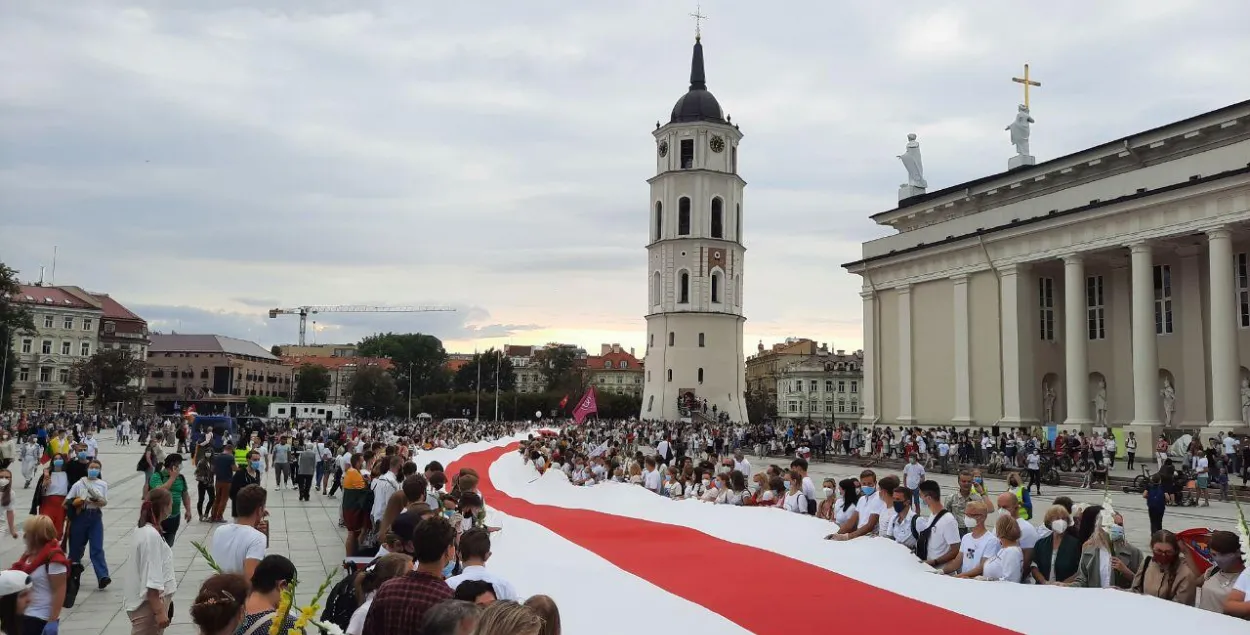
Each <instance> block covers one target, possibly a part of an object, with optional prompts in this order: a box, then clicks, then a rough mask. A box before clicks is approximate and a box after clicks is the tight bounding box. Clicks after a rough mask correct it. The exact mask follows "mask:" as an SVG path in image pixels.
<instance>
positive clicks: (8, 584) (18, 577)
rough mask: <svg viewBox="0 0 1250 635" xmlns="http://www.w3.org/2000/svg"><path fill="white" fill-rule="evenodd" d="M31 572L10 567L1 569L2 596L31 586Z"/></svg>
mask: <svg viewBox="0 0 1250 635" xmlns="http://www.w3.org/2000/svg"><path fill="white" fill-rule="evenodd" d="M31 585H32V583H31V581H30V574H29V573H26V572H25V571H17V570H15V569H9V570H7V571H0V596H4V595H13V594H14V593H17V592H19V591H25V590H26V589H29V588H30V587H31Z"/></svg>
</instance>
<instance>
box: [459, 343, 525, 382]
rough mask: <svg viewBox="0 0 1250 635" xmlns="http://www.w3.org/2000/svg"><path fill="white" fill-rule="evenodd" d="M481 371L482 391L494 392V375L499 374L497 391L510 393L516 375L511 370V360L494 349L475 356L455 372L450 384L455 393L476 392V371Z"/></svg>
mask: <svg viewBox="0 0 1250 635" xmlns="http://www.w3.org/2000/svg"><path fill="white" fill-rule="evenodd" d="M479 368H480V369H481V371H482V375H481V377H482V384H481V387H482V390H488V391H491V392H494V391H495V385H496V384H495V373H496V371H498V373H499V384H498V385H499V391H500V392H511V391H512V388H513V386H515V385H516V373H515V372H514V371H513V369H512V360H511V359H508V356H507V355H504V354H503V351H497V350H495V349H494V348H490V349H487V350H486V352H484V353H480V354H476V355H474V356H473V360H472V361H470V362H469V363H468V364H465V365H464V366H461V367H460V370H458V371H456V377H455V380H454V381H453V382H452V383H453V385H454V389H455V391H456V392H476V391H477V388H478V383H477V382H478V369H479Z"/></svg>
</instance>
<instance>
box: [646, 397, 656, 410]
mask: <svg viewBox="0 0 1250 635" xmlns="http://www.w3.org/2000/svg"><path fill="white" fill-rule="evenodd" d="M654 405H655V395H651V396H650V397H647V412H651V406H654Z"/></svg>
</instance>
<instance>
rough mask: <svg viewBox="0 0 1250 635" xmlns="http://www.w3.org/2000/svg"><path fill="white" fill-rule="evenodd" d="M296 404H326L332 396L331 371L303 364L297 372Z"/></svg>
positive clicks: (314, 365)
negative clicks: (327, 399)
mask: <svg viewBox="0 0 1250 635" xmlns="http://www.w3.org/2000/svg"><path fill="white" fill-rule="evenodd" d="M295 372H296V374H298V375H299V376H298V377H297V378H296V379H295V402H296V403H325V401H326V398H328V397H329V396H330V371H329V370H328V369H326V368H325V367H324V366H317V365H316V364H302V365H300V367H299V369H298V370H296V371H295Z"/></svg>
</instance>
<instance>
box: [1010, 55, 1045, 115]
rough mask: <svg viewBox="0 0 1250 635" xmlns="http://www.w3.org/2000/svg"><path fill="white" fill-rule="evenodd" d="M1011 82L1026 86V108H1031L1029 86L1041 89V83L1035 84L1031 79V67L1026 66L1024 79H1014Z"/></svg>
mask: <svg viewBox="0 0 1250 635" xmlns="http://www.w3.org/2000/svg"><path fill="white" fill-rule="evenodd" d="M1011 81H1013V82H1015V83H1017V84H1024V107H1025V108H1028V107H1029V86H1037V87H1039V88H1040V87H1041V85H1042V83H1041V82H1035V81H1033V80H1031V79H1029V65H1028V64H1025V65H1024V77H1012V78H1011Z"/></svg>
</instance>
